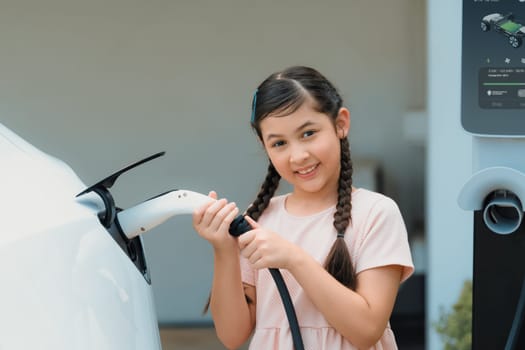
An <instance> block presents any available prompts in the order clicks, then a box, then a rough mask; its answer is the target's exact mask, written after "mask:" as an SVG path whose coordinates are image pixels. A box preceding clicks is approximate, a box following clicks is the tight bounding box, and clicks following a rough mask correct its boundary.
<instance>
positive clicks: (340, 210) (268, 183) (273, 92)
mask: <svg viewBox="0 0 525 350" xmlns="http://www.w3.org/2000/svg"><path fill="white" fill-rule="evenodd" d="M306 100H311V101H313V103H314V105H313V108H315V109H316V110H317V111H318V112H321V113H324V114H326V115H327V116H328V117H330V118H331V119H332V121H333V122H334V126H335V119H336V118H337V115H338V113H339V110H340V108H341V107H342V106H343V100H342V98H341V96H340V95H339V93H338V92H337V90H336V88H335V87H334V86H333V85H332V84H331V83H330V82H329V81H328V80H327V79H326V78H325V77H324V76H323V75H321V74H320V73H319V72H318V71H316V70H315V69H313V68H309V67H302V66H294V67H290V68H287V69H285V70H283V71H281V72H277V73H274V74H272V75H270V76H269V77H268V78H267V79H266V80H264V81H263V82H262V83H261V84H260V85H259V87H258V88H257V90H256V92H255V94H254V97H253V101H252V121H251V125H252V128H253V129H254V130H255V132H256V133H257V135H258V136H259V138H260V139H262V135H261V129H260V123H261V121H262V120H263V119H264V118H266V117H267V116H269V115H270V114H271V115H272V116H285V115H289V114H291V113H293V112H295V111H296V110H297V109H299V108H300V107H301V105H302V104H303V103H304V102H305V101H306ZM340 144H341V172H340V174H339V183H338V198H337V205H336V212H335V214H334V227H335V229H336V232H337V238H336V240H335V242H334V244H333V246H332V248H331V250H330V253H329V254H328V257H327V258H326V261H325V266H324V267H325V269H326V270H327V271H328V272H329V273H330V274H331V275H332V276H334V277H335V278H336V279H337V280H338V281H339V282H341V283H342V284H343V285H345V286H347V287H349V288H351V289H355V288H356V276H355V270H354V267H353V264H352V260H351V258H350V253H349V251H348V248H347V246H346V243H345V241H344V238H343V237H344V234H345V231H346V228H347V227H348V225H349V224H350V220H351V215H350V213H351V210H352V198H351V195H352V172H353V168H352V160H351V157H350V146H349V143H348V139H347V138H346V137H343V138H342V139H341V142H340ZM280 179H281V176H280V175H279V174H278V173H277V171H276V170H275V168H274V166H273V165H272V164H271V162H270V165H269V166H268V173H267V175H266V178H265V180H264V182H263V184H262V186H261V189H260V190H259V193H258V194H257V198H256V199H255V200H254V201H253V203H252V205H251V206H250V207H249V208H248V209H247V211H246V214H247V215H249V216H250V217H251V218H253V219H254V220H256V221H257V220H258V219H259V217H260V216H261V214H262V213H263V212H264V210H265V209H266V207H267V206H268V204H269V203H270V199H271V198H272V197H273V195H274V194H275V191H276V190H277V187H278V186H279V180H280Z"/></svg>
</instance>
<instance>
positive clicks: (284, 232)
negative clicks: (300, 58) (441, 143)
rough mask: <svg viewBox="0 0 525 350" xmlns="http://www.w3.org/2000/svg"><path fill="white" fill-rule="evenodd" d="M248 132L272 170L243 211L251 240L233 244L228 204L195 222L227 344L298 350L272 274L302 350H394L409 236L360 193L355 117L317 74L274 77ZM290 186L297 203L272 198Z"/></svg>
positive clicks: (207, 210) (299, 70)
mask: <svg viewBox="0 0 525 350" xmlns="http://www.w3.org/2000/svg"><path fill="white" fill-rule="evenodd" d="M251 125H252V127H253V128H254V130H255V131H256V133H257V135H258V137H259V140H260V142H261V143H262V145H263V147H264V149H265V151H266V154H267V155H268V158H269V166H268V174H267V176H266V179H265V181H264V183H263V185H262V187H261V190H260V192H259V194H258V195H257V198H256V199H255V201H254V202H253V203H252V205H251V206H250V207H249V208H248V210H247V211H246V220H247V221H248V222H249V223H250V225H251V226H252V228H253V229H252V230H251V231H249V232H247V233H245V234H243V235H241V236H240V237H239V238H234V237H232V236H230V235H229V234H228V228H229V226H230V223H231V222H232V220H233V219H234V218H235V217H236V215H237V214H238V212H239V210H238V208H237V207H236V205H235V203H228V201H227V200H226V199H220V200H217V201H215V202H213V204H209V205H205V206H203V207H202V208H199V209H197V210H196V211H195V213H194V215H193V225H194V228H195V230H196V231H197V232H198V233H199V235H201V236H202V237H203V238H205V239H206V240H208V241H209V242H210V243H211V244H212V246H213V250H214V276H213V285H212V290H211V298H210V308H211V312H212V317H213V320H214V324H215V328H216V332H217V335H218V337H219V339H220V340H221V341H222V343H223V344H224V345H225V346H226V347H227V348H228V349H235V348H238V347H239V346H241V345H242V344H243V343H244V342H245V341H246V340H247V339H248V338H249V337H250V336H252V335H253V336H252V340H251V344H250V349H261V350H268V349H280V350H289V349H293V344H292V337H291V334H290V328H289V324H288V319H287V318H286V314H285V311H284V308H283V304H282V302H281V300H280V297H279V294H278V291H277V288H276V286H275V284H274V281H273V280H272V278H271V275H270V273H269V271H268V268H279V269H281V273H282V275H283V277H284V280H285V282H286V285H287V287H288V290H289V292H290V295H291V298H292V301H293V303H294V306H295V310H296V314H297V319H298V321H299V325H300V328H301V335H302V338H303V341H304V345H305V349H309V350H323V349H326V350H334V349H396V348H397V346H396V342H395V338H394V335H393V333H392V330H391V329H390V326H389V322H388V320H389V318H390V314H391V312H392V308H393V306H394V302H395V299H396V294H397V291H398V288H399V285H400V283H401V282H403V281H404V280H405V279H407V278H408V277H409V275H410V274H411V273H412V271H413V265H412V260H411V256H410V250H409V246H408V240H407V233H406V229H405V225H404V223H403V219H402V217H401V214H400V212H399V209H398V207H397V205H396V204H395V203H394V202H393V201H392V200H391V199H389V198H388V197H385V196H384V195H381V194H378V193H375V192H371V191H368V190H365V189H362V188H354V187H352V161H351V159H350V149H349V144H348V139H347V135H348V132H349V130H350V113H349V111H348V109H346V108H345V107H343V102H342V99H341V97H340V96H339V94H338V92H337V91H336V89H335V88H334V87H333V86H332V84H331V83H330V82H329V81H328V80H327V79H326V78H325V77H324V76H322V75H321V74H320V73H319V72H317V71H316V70H314V69H312V68H308V67H291V68H288V69H286V70H284V71H282V72H278V73H274V74H272V75H271V76H269V77H268V78H267V79H266V80H265V81H263V82H262V83H261V85H260V86H259V87H258V89H257V90H256V92H255V94H254V97H253V106H252V119H251ZM281 178H283V179H284V180H286V181H287V182H288V183H290V184H291V185H292V186H293V191H292V192H291V193H289V194H286V195H281V196H274V193H275V191H276V189H277V187H278V184H279V180H280V179H281ZM210 196H212V197H213V198H215V199H217V195H216V193H214V192H211V193H210ZM254 330H255V332H253V331H254Z"/></svg>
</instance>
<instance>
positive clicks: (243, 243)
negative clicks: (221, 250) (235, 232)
mask: <svg viewBox="0 0 525 350" xmlns="http://www.w3.org/2000/svg"><path fill="white" fill-rule="evenodd" d="M255 235H256V233H255V231H253V230H251V231H248V232H246V233H243V234H242V235H240V236H239V237H238V238H237V242H238V243H239V248H240V249H241V250H244V249H245V248H246V247H247V246H248V245H249V244H250V243H251V242H252V241H253V240H254V238H255Z"/></svg>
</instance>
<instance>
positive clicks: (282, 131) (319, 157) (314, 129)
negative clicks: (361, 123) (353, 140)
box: [260, 101, 350, 197]
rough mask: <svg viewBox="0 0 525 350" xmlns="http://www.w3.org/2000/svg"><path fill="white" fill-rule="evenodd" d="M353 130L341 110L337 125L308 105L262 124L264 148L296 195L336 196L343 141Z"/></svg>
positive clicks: (346, 113)
mask: <svg viewBox="0 0 525 350" xmlns="http://www.w3.org/2000/svg"><path fill="white" fill-rule="evenodd" d="M349 128H350V114H349V112H348V110H347V109H346V108H341V109H340V110H339V114H338V116H337V118H336V121H335V125H334V122H333V121H332V119H331V118H330V117H329V116H327V115H326V114H323V113H320V112H317V111H316V110H315V109H313V108H312V106H311V102H309V101H306V102H305V103H304V104H303V105H302V106H301V107H300V108H299V109H297V110H296V111H295V112H293V113H291V114H289V115H286V116H272V115H271V114H270V115H269V116H268V117H266V118H264V119H263V120H262V121H261V123H260V130H261V135H262V142H263V144H264V148H265V150H266V152H267V154H268V157H269V158H270V161H271V162H272V164H273V165H274V167H275V169H276V170H277V172H278V173H279V174H280V175H281V177H282V178H283V179H285V180H286V181H288V182H289V183H290V184H291V185H293V186H294V194H296V195H301V196H305V195H312V194H315V195H322V196H325V197H326V196H333V195H337V184H338V179H339V172H340V168H341V164H340V156H341V146H340V144H339V142H340V139H341V138H342V137H346V135H347V134H348V130H349Z"/></svg>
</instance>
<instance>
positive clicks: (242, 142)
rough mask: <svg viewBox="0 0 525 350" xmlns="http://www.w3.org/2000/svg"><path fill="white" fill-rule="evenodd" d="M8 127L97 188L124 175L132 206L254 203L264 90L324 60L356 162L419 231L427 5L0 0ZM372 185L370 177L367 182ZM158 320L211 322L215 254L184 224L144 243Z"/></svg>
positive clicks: (125, 201) (1, 100)
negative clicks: (417, 127) (256, 96)
mask: <svg viewBox="0 0 525 350" xmlns="http://www.w3.org/2000/svg"><path fill="white" fill-rule="evenodd" d="M0 5H1V6H0V8H1V9H2V10H1V11H0V42H1V43H2V55H1V57H0V68H1V70H2V74H1V78H0V120H1V122H2V123H3V124H5V125H6V126H8V127H10V128H11V129H13V130H14V131H15V132H17V133H18V134H20V135H21V136H22V137H24V138H26V139H27V140H29V141H30V142H32V143H33V144H35V145H36V146H37V147H39V148H41V149H42V150H44V151H45V152H47V153H50V154H52V155H55V156H57V157H58V158H61V159H63V160H64V161H66V162H67V163H68V164H69V165H71V167H72V168H73V169H74V170H75V171H76V172H77V174H78V175H79V176H80V177H81V178H82V180H83V181H84V182H85V183H86V184H88V183H92V182H95V181H97V180H99V179H101V178H102V177H103V176H105V175H106V174H108V173H110V172H112V171H114V170H117V169H118V168H120V167H122V166H124V165H126V164H127V163H130V162H133V161H135V160H138V159H139V158H141V157H143V156H146V155H149V154H151V153H154V152H157V151H161V150H164V151H167V155H166V156H165V157H163V158H161V159H159V160H155V161H154V162H153V163H150V164H149V165H145V166H143V167H142V168H139V169H136V170H134V171H133V172H131V173H129V174H127V175H125V176H123V177H122V178H121V179H120V180H119V182H117V184H116V186H115V187H114V189H115V190H114V191H115V197H116V199H117V202H118V204H119V205H120V206H121V207H124V208H125V207H128V206H130V205H132V204H134V203H137V202H139V201H141V200H143V199H146V198H148V197H150V196H153V195H156V194H158V193H160V192H163V191H165V190H168V189H172V188H186V189H192V190H196V191H200V192H207V191H208V190H210V189H215V190H217V191H218V192H219V194H220V195H221V194H222V195H224V196H227V197H228V198H230V199H232V200H235V201H236V202H237V203H238V204H239V205H240V206H242V207H245V206H247V205H248V204H249V202H250V199H251V198H252V197H253V196H254V195H255V193H256V191H257V189H258V186H259V183H260V182H261V180H262V178H263V177H264V173H265V168H266V162H265V157H264V154H263V152H262V151H261V148H260V147H259V145H258V144H257V141H256V139H255V137H254V135H253V134H252V132H251V131H250V130H249V128H248V119H249V115H250V102H251V96H252V93H253V90H254V88H255V86H256V85H257V84H258V83H259V82H260V81H262V79H264V78H265V77H266V76H267V75H268V74H270V73H271V72H273V71H275V70H278V69H281V68H284V67H286V66H289V65H292V64H306V65H312V66H314V67H316V68H318V69H319V70H320V71H321V72H323V73H324V74H325V75H326V76H327V77H328V78H329V79H331V80H332V81H333V82H334V83H335V84H336V85H337V86H338V87H339V89H340V90H341V92H342V94H343V96H344V98H345V100H346V103H347V105H348V106H349V108H350V110H351V113H352V130H351V133H350V140H351V146H352V152H353V157H354V158H355V159H358V158H373V159H376V160H378V161H379V162H380V163H381V164H382V166H383V169H384V173H385V191H386V193H387V194H388V195H390V196H392V197H393V198H394V199H396V200H397V201H398V203H399V205H400V207H401V210H402V212H403V214H404V216H405V219H406V222H407V225H408V226H409V229H410V230H411V231H412V230H413V227H414V226H415V224H414V223H415V222H416V221H418V220H421V219H422V218H423V216H424V195H423V191H424V155H425V150H424V147H422V146H421V145H419V144H414V143H412V142H411V141H410V140H407V138H406V137H405V131H406V130H405V129H404V127H403V125H404V124H403V123H404V116H405V115H406V114H407V113H409V112H411V111H414V110H419V109H422V108H424V107H425V104H426V101H425V99H426V91H425V90H426V78H425V68H426V67H425V65H426V62H425V61H426V57H425V56H426V51H425V35H426V33H425V31H426V24H425V23H426V19H425V16H426V8H425V2H424V1H423V0H396V1H384V0H352V1H348V0H327V1H322V2H320V1H311V0H308V1H299V0H291V1H284V2H283V1H257V2H251V1H242V0H230V1H212V0H197V1H171V0H151V1H138V0H110V1H107V0H104V1H102V0H91V1H69V0H47V1H39V0H0ZM357 183H359V179H357ZM144 240H145V245H146V250H147V254H148V261H149V266H150V268H151V274H152V278H153V287H154V293H155V299H156V303H157V312H158V317H159V321H160V322H162V323H178V322H202V321H206V320H208V316H206V317H202V316H201V315H200V311H201V306H202V305H203V304H204V302H205V299H206V297H207V294H208V289H209V286H210V281H211V273H212V269H211V265H212V255H211V253H212V252H211V250H210V248H209V247H208V245H207V243H206V242H204V241H202V240H201V239H200V238H199V237H197V236H196V234H195V233H194V232H193V230H192V228H191V224H190V218H189V217H177V218H174V219H172V220H170V221H169V222H168V223H166V224H165V225H163V226H162V227H159V228H157V229H155V230H153V231H151V232H149V233H148V234H147V235H145V236H144Z"/></svg>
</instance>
